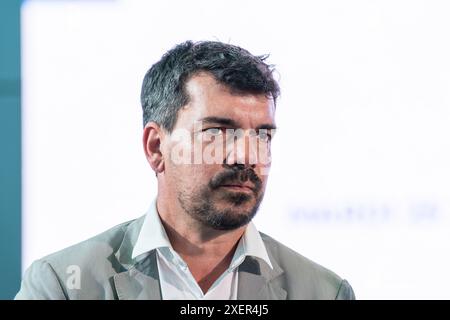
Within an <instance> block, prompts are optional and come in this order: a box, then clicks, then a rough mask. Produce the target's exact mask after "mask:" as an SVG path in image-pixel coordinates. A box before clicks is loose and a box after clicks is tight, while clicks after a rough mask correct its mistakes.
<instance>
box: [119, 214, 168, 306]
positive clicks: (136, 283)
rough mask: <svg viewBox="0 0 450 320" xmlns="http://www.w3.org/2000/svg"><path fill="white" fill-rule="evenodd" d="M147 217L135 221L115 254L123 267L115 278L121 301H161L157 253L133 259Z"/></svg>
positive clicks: (152, 252)
mask: <svg viewBox="0 0 450 320" xmlns="http://www.w3.org/2000/svg"><path fill="white" fill-rule="evenodd" d="M144 219H145V216H143V217H141V218H139V219H137V220H135V221H133V222H132V223H131V224H130V225H129V226H128V228H127V231H126V232H125V235H124V238H123V240H122V243H121V245H120V247H119V249H118V250H117V252H116V253H115V257H116V259H117V261H118V262H119V263H120V265H121V266H122V270H121V271H122V272H119V273H117V274H116V275H114V277H113V281H114V285H115V289H116V293H117V297H118V298H119V299H121V300H130V299H133V300H136V299H137V300H140V299H148V300H160V299H161V289H160V285H159V273H158V265H157V262H156V251H155V250H152V251H150V252H149V253H148V255H146V256H145V257H143V258H141V259H139V257H138V259H139V260H135V259H132V258H131V253H132V252H133V247H134V245H135V244H136V241H137V238H138V236H139V232H140V230H141V227H142V223H143V221H144Z"/></svg>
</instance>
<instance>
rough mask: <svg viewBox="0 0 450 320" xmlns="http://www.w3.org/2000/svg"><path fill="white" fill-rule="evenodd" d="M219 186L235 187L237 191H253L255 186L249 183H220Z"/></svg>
mask: <svg viewBox="0 0 450 320" xmlns="http://www.w3.org/2000/svg"><path fill="white" fill-rule="evenodd" d="M221 187H224V188H230V189H235V190H237V191H254V189H255V187H254V186H253V185H252V184H251V183H244V184H240V183H226V184H222V185H221Z"/></svg>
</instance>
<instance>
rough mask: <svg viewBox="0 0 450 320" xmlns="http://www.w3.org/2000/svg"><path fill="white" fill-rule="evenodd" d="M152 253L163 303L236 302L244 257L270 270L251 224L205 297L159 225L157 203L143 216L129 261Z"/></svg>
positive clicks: (262, 245) (262, 246)
mask: <svg viewBox="0 0 450 320" xmlns="http://www.w3.org/2000/svg"><path fill="white" fill-rule="evenodd" d="M152 250H156V258H157V259H156V261H157V265H158V272H159V281H160V286H161V294H162V299H164V300H175V299H185V300H201V299H205V300H236V299H237V291H238V272H237V269H238V267H239V265H240V264H241V263H242V262H243V261H244V259H245V257H246V256H253V257H258V258H260V259H262V260H263V261H265V262H266V263H267V264H268V265H269V266H270V268H273V267H272V264H271V262H270V259H269V256H268V254H267V250H266V247H265V245H264V242H263V241H262V239H261V236H260V234H259V232H258V231H257V230H256V227H255V226H254V224H253V223H252V222H250V223H249V224H248V226H247V228H246V230H245V232H244V235H243V236H242V237H241V239H240V240H239V244H238V246H237V248H236V251H235V253H234V256H233V259H232V260H231V263H230V266H229V267H228V269H227V270H226V271H225V272H224V273H223V274H222V275H221V276H220V277H219V278H218V279H217V280H216V281H215V282H214V283H213V285H212V286H211V287H210V288H209V290H208V292H206V293H205V294H204V293H203V291H202V289H201V288H200V286H199V285H198V283H197V281H196V280H195V279H194V277H193V276H192V274H191V272H190V270H189V268H188V266H187V264H186V263H185V262H184V261H183V259H182V258H181V257H180V255H178V253H177V252H175V250H174V249H173V248H172V245H171V244H170V241H169V238H168V237H167V233H166V231H165V229H164V226H163V225H162V223H161V219H160V217H159V214H158V211H157V208H156V200H155V201H153V203H152V205H151V206H150V208H149V210H148V211H147V213H146V217H145V220H144V223H143V224H142V228H141V231H140V232H139V236H138V239H137V241H136V244H135V246H134V248H133V253H132V258H133V259H135V258H137V259H140V258H144V257H145V254H148V253H149V252H150V251H152Z"/></svg>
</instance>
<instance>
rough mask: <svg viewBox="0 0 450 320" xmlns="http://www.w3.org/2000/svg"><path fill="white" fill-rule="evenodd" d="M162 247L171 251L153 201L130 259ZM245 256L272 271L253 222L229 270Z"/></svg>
mask: <svg viewBox="0 0 450 320" xmlns="http://www.w3.org/2000/svg"><path fill="white" fill-rule="evenodd" d="M164 247H167V248H169V249H171V250H173V248H172V245H171V244H170V241H169V237H168V236H167V233H166V230H165V229H164V227H163V225H162V223H161V219H160V217H159V214H158V210H157V207H156V200H154V201H152V204H151V205H150V208H149V209H148V210H147V213H146V216H145V219H144V222H143V224H142V228H141V231H140V232H139V236H138V239H137V241H136V244H135V246H134V248H133V253H132V259H135V258H137V257H138V256H140V255H142V254H144V253H147V252H150V251H152V250H154V249H158V248H164ZM246 256H253V257H256V258H260V259H262V260H263V261H264V262H266V263H267V264H268V265H269V267H270V268H272V269H273V267H272V263H271V262H270V258H269V255H268V253H267V249H266V246H265V245H264V242H263V240H262V238H261V235H260V234H259V232H258V230H257V229H256V227H255V225H254V224H253V222H250V223H249V224H248V226H247V228H246V229H245V232H244V235H243V236H242V238H241V239H240V241H239V244H238V246H237V248H236V252H235V254H234V256H233V259H232V261H231V264H230V268H234V267H236V266H237V265H239V264H240V263H241V262H242V261H243V259H244V258H245V257H246Z"/></svg>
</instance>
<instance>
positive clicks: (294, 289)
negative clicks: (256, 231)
mask: <svg viewBox="0 0 450 320" xmlns="http://www.w3.org/2000/svg"><path fill="white" fill-rule="evenodd" d="M260 234H261V238H262V240H263V241H264V244H265V246H266V249H267V252H268V254H269V257H270V259H271V261H272V262H274V263H276V264H277V265H278V266H279V267H280V268H281V269H282V270H283V274H282V278H283V279H284V282H285V286H286V287H288V288H290V289H291V290H290V295H291V298H292V299H336V298H340V295H343V294H348V295H350V298H351V297H352V296H353V298H354V295H353V291H352V290H351V287H350V285H349V284H348V282H347V281H346V280H344V279H342V278H341V277H340V276H338V275H337V274H336V273H334V272H333V271H331V270H329V269H327V268H325V267H323V266H322V265H320V264H318V263H316V262H314V261H312V260H310V259H308V258H306V257H305V256H303V255H301V254H300V253H298V252H296V251H294V250H293V249H291V248H289V247H287V246H286V245H284V244H282V243H281V242H279V241H277V240H275V239H274V238H272V237H270V236H268V235H266V234H264V233H262V232H260ZM344 291H351V292H344ZM304 294H308V296H304Z"/></svg>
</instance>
